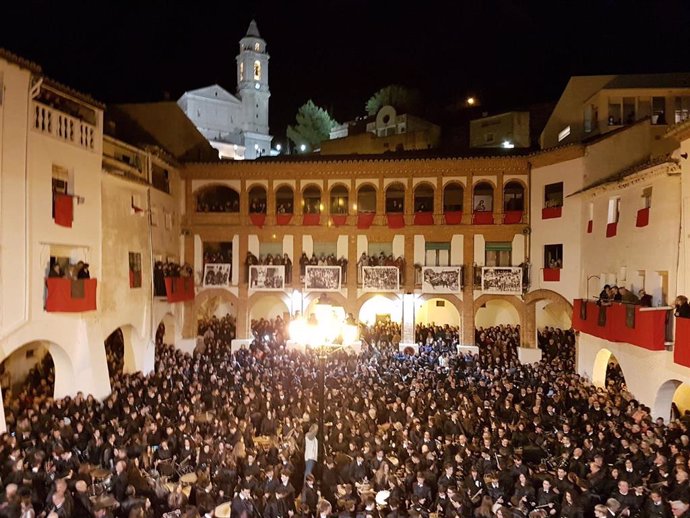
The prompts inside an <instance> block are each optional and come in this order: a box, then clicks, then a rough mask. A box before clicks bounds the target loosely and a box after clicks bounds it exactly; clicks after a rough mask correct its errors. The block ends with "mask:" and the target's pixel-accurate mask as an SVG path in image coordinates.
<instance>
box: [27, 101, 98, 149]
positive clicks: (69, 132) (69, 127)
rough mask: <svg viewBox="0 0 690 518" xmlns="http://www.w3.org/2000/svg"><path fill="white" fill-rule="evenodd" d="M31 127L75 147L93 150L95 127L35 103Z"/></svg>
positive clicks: (94, 145)
mask: <svg viewBox="0 0 690 518" xmlns="http://www.w3.org/2000/svg"><path fill="white" fill-rule="evenodd" d="M33 127H34V129H35V130H37V131H38V132H40V133H44V134H47V135H51V136H53V137H55V138H57V139H59V140H62V141H65V142H69V143H70V144H74V145H75V146H79V147H82V148H84V149H88V150H89V151H94V150H95V147H96V144H95V137H96V128H95V126H93V125H91V124H89V123H87V122H84V121H82V120H79V119H77V118H76V117H72V116H70V115H67V114H65V113H62V112H61V111H59V110H56V109H54V108H51V107H49V106H46V105H44V104H41V103H38V102H35V101H34V103H33Z"/></svg>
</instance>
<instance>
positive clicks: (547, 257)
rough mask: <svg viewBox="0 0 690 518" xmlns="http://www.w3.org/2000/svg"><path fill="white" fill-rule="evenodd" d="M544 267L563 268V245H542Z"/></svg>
mask: <svg viewBox="0 0 690 518" xmlns="http://www.w3.org/2000/svg"><path fill="white" fill-rule="evenodd" d="M544 268H563V245H544Z"/></svg>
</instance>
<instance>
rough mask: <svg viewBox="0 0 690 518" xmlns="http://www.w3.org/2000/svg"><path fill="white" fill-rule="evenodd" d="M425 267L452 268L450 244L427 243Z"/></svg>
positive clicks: (425, 247)
mask: <svg viewBox="0 0 690 518" xmlns="http://www.w3.org/2000/svg"><path fill="white" fill-rule="evenodd" d="M424 249H425V252H426V254H425V258H424V259H425V260H424V262H425V264H424V266H450V243H434V242H430V241H427V242H426V243H425V244H424Z"/></svg>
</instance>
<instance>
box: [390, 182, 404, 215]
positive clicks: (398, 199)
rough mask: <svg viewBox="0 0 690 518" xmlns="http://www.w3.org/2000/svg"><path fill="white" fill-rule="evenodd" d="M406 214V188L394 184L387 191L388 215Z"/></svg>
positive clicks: (398, 183) (397, 183) (396, 183)
mask: <svg viewBox="0 0 690 518" xmlns="http://www.w3.org/2000/svg"><path fill="white" fill-rule="evenodd" d="M400 212H405V186H404V185H403V184H402V183H400V182H394V183H392V184H390V185H389V186H388V188H387V189H386V213H400Z"/></svg>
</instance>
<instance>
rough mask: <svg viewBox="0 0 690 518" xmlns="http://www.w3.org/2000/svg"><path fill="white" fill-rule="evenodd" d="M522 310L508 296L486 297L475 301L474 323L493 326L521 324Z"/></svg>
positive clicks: (477, 326)
mask: <svg viewBox="0 0 690 518" xmlns="http://www.w3.org/2000/svg"><path fill="white" fill-rule="evenodd" d="M521 323H522V322H521V318H520V311H519V310H518V308H517V307H516V305H515V304H514V303H512V301H509V300H507V299H506V298H484V296H482V297H480V298H479V299H477V300H476V301H475V312H474V325H475V327H476V328H479V327H484V328H486V327H493V326H498V325H511V326H516V325H520V324H521Z"/></svg>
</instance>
